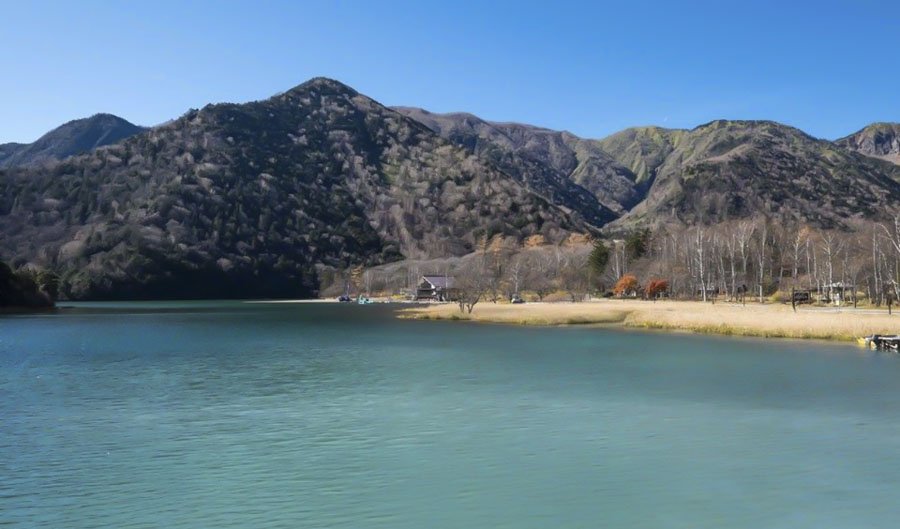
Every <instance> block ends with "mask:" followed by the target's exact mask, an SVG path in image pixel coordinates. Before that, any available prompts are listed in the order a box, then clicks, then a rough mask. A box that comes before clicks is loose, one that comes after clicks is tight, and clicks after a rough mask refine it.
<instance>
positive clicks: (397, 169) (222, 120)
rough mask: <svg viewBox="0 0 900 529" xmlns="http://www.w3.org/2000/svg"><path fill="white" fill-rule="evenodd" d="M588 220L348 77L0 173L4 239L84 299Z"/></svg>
mask: <svg viewBox="0 0 900 529" xmlns="http://www.w3.org/2000/svg"><path fill="white" fill-rule="evenodd" d="M586 229H588V226H587V225H586V224H585V223H584V221H583V220H581V219H580V217H579V216H578V215H577V214H570V213H568V212H567V210H566V208H563V207H560V206H557V205H554V204H551V203H549V202H548V201H547V200H546V199H545V198H544V197H542V196H539V195H537V194H534V193H532V192H530V191H529V190H528V189H527V188H526V187H525V186H523V185H522V184H521V183H520V182H519V181H517V180H516V179H514V178H512V177H510V176H509V175H507V174H505V173H503V172H501V171H499V170H497V169H495V168H494V167H492V166H491V165H489V164H486V163H484V162H483V161H482V160H481V159H479V158H478V157H477V156H475V155H473V154H472V153H471V152H468V151H466V150H465V149H463V148H461V147H458V146H455V145H452V144H450V143H448V142H446V141H444V140H443V139H441V138H440V137H438V136H437V135H435V134H434V133H433V132H432V131H431V130H429V129H427V128H426V127H424V126H422V125H420V124H419V123H418V122H416V121H413V120H411V119H409V118H406V117H404V116H402V115H400V114H398V113H396V112H394V111H392V110H390V109H387V108H385V107H383V106H381V105H380V104H378V103H377V102H375V101H373V100H371V99H369V98H367V97H365V96H363V95H360V94H358V93H357V92H356V91H354V90H352V89H350V88H349V87H347V86H345V85H342V84H340V83H338V82H336V81H331V80H327V79H314V80H312V81H310V82H307V83H304V84H303V85H300V86H298V87H297V88H295V89H292V90H290V91H288V92H285V93H283V94H280V95H278V96H275V97H273V98H270V99H268V100H265V101H259V102H253V103H247V104H242V105H237V104H220V105H210V106H207V107H205V108H204V109H202V110H199V111H192V112H189V113H188V114H186V115H185V116H183V117H182V118H180V119H178V120H176V121H175V122H173V123H171V124H168V125H165V126H162V127H158V128H155V129H152V130H149V131H146V132H144V133H142V134H138V135H136V136H133V137H131V138H129V139H127V140H125V141H124V142H122V143H119V144H116V145H112V146H107V147H104V148H102V149H98V150H95V151H93V152H91V153H89V154H85V155H80V156H76V157H72V158H68V159H66V160H64V161H62V162H60V163H59V164H56V165H53V166H50V167H48V168H42V169H22V168H18V169H11V170H8V171H7V172H6V173H5V174H3V173H0V230H2V232H3V233H4V238H3V240H2V241H0V248H2V250H3V251H4V252H6V254H7V255H11V256H15V260H16V262H18V263H20V264H21V263H26V262H27V263H33V264H35V265H36V266H39V267H49V268H52V269H54V270H58V271H59V272H61V274H62V275H63V292H64V294H65V295H67V296H69V297H71V298H76V299H83V298H93V299H109V298H197V297H305V296H313V295H315V294H316V288H317V281H316V276H317V268H318V267H321V266H335V267H345V266H349V265H351V264H360V263H367V264H374V263H378V262H385V261H390V260H395V259H400V258H402V257H403V256H407V257H410V256H432V255H448V254H464V253H467V252H470V251H472V249H473V248H474V246H475V243H476V241H477V240H478V239H479V238H480V237H483V236H490V235H492V234H496V233H504V234H515V235H519V236H522V235H529V234H537V233H540V234H543V235H545V236H547V237H548V238H551V239H559V238H561V237H564V236H565V235H566V234H567V233H569V232H570V231H584V230H586Z"/></svg>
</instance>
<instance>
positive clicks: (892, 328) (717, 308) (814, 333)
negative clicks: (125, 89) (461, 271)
mask: <svg viewBox="0 0 900 529" xmlns="http://www.w3.org/2000/svg"><path fill="white" fill-rule="evenodd" d="M400 317H402V318H410V319H428V320H467V321H476V322H490V323H507V324H516V325H579V324H582V325H583V324H597V325H600V324H605V325H618V326H622V327H633V328H645V329H664V330H678V331H689V332H696V333H707V334H722V335H734V336H758V337H766V338H799V339H821V340H842V341H850V340H856V339H857V338H859V337H862V336H868V335H871V334H886V333H888V334H890V333H897V332H900V316H898V315H893V316H891V315H888V314H887V312H886V311H884V312H882V311H876V310H854V309H852V308H845V309H843V310H841V311H840V312H837V311H834V310H832V309H818V308H803V309H800V310H799V311H798V312H794V311H792V310H791V307H790V306H789V305H781V304H771V305H759V304H747V305H746V306H744V305H737V304H727V303H718V304H715V305H712V304H709V303H701V302H693V301H659V302H650V301H636V300H603V301H590V302H583V303H527V304H522V305H510V304H495V303H480V304H478V305H476V307H475V310H474V311H473V312H472V314H463V313H461V312H460V311H459V308H458V306H457V305H451V304H445V305H430V306H426V307H416V308H411V309H405V310H403V311H402V312H401V316H400Z"/></svg>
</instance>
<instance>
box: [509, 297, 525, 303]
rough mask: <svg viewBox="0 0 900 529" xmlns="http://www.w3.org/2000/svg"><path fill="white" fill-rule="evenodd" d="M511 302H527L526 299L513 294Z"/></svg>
mask: <svg viewBox="0 0 900 529" xmlns="http://www.w3.org/2000/svg"><path fill="white" fill-rule="evenodd" d="M509 302H510V303H515V304H519V303H525V300H524V299H522V298H520V297H519V296H513V297H512V298H510V300H509Z"/></svg>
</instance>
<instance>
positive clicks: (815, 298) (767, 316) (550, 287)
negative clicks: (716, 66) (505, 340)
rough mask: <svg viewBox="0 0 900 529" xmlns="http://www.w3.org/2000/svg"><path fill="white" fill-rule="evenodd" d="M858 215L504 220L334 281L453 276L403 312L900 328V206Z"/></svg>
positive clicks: (718, 328) (797, 330) (847, 332)
mask: <svg viewBox="0 0 900 529" xmlns="http://www.w3.org/2000/svg"><path fill="white" fill-rule="evenodd" d="M849 225H850V228H840V229H839V228H835V229H821V228H815V227H813V226H811V225H810V224H806V223H800V222H774V221H771V220H767V219H762V218H758V219H746V220H739V221H733V222H724V223H720V224H717V225H713V226H692V227H685V226H663V227H659V228H656V229H654V230H650V229H636V230H632V231H630V232H627V233H623V234H620V235H619V236H616V237H605V238H598V237H590V236H579V235H573V236H570V237H569V238H567V239H565V240H563V241H560V242H556V243H551V242H548V241H546V240H544V239H543V238H542V237H540V236H533V237H528V238H525V239H524V240H521V241H519V240H517V239H515V238H512V237H505V236H503V235H502V234H496V235H494V236H491V237H484V238H483V239H482V241H481V243H480V244H479V246H478V250H477V251H476V252H474V253H472V254H469V255H467V256H464V257H460V258H454V259H446V260H432V261H418V262H417V261H406V262H403V263H395V264H391V265H386V266H382V267H376V268H372V269H368V270H365V271H361V270H360V269H357V270H356V273H355V274H353V273H349V272H348V273H347V274H346V275H339V274H338V275H336V276H335V277H334V278H333V284H332V286H331V287H330V288H332V289H335V285H343V286H344V289H345V290H347V291H354V290H355V291H359V292H366V293H368V294H370V295H371V294H374V293H380V294H382V295H386V296H390V295H393V296H394V297H395V298H396V297H403V296H404V293H405V296H406V297H407V298H409V297H411V296H412V294H411V293H410V290H409V287H411V286H412V287H413V288H414V281H415V278H417V277H420V276H421V275H427V274H436V275H444V276H447V277H452V278H453V283H454V284H453V286H454V292H453V301H454V303H453V304H451V305H442V306H429V307H424V308H415V309H409V310H407V311H405V312H404V317H412V318H425V319H467V320H468V319H471V320H474V321H492V322H505V323H518V324H549V325H558V324H579V323H607V324H619V325H625V326H629V327H644V328H662V329H684V330H690V331H695V332H714V333H720V334H739V335H753V336H772V337H775V336H779V337H791V338H823V339H842V340H849V339H855V338H859V337H861V336H866V335H869V334H897V333H898V332H900V320H898V319H897V318H896V317H893V316H891V314H890V313H891V312H892V306H893V304H894V303H896V300H897V299H898V297H900V215H898V216H896V217H894V218H893V219H890V220H888V221H883V222H874V221H863V220H859V221H853V222H851V223H850V224H849ZM404 285H405V286H406V287H407V288H404ZM328 288H329V287H327V286H326V287H325V290H326V291H327V289H328ZM509 300H516V301H519V300H522V301H525V302H526V303H525V304H522V305H519V304H509V303H506V302H508V301H509ZM586 300H592V301H591V302H584V301H586ZM550 302H571V303H550ZM582 302H584V303H582ZM854 309H856V310H854Z"/></svg>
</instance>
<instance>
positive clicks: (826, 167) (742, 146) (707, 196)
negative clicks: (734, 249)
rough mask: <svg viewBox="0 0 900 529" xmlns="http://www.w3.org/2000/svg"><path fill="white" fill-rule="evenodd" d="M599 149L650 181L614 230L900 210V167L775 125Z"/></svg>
mask: <svg viewBox="0 0 900 529" xmlns="http://www.w3.org/2000/svg"><path fill="white" fill-rule="evenodd" d="M600 143H601V145H603V146H604V147H605V148H606V149H608V151H609V153H610V155H611V156H613V157H614V158H616V159H617V160H619V162H620V163H622V164H624V165H629V166H630V167H632V168H633V169H635V170H636V171H637V172H638V174H639V180H640V179H650V180H652V185H651V186H650V188H649V189H648V191H647V196H646V198H645V199H644V200H643V201H642V202H641V203H640V204H638V205H637V206H635V207H634V208H633V209H632V210H631V211H629V212H628V213H627V214H626V215H624V216H623V217H622V218H621V219H619V220H618V221H616V223H615V226H612V227H611V228H613V229H614V228H616V227H622V226H629V225H633V224H658V223H661V222H665V221H667V220H674V221H678V222H684V223H698V222H700V223H713V222H718V221H721V220H725V219H729V218H741V217H748V216H752V215H756V214H764V215H768V216H772V217H775V218H794V219H799V220H802V221H807V222H810V223H813V224H816V225H821V226H836V225H840V224H841V223H843V222H844V221H846V220H847V219H850V218H853V217H856V216H866V217H872V216H877V215H879V214H883V213H884V211H885V210H884V207H885V205H888V206H889V205H891V204H894V205H896V204H900V184H898V182H900V168H898V167H896V166H892V165H890V164H887V163H885V162H882V161H880V160H874V159H871V158H867V157H865V156H862V155H860V154H857V153H854V152H851V151H848V150H846V149H844V148H842V147H840V146H839V145H837V144H835V143H832V142H828V141H825V140H819V139H816V138H813V137H811V136H809V135H807V134H805V133H804V132H802V131H800V130H798V129H795V128H793V127H788V126H786V125H781V124H779V123H775V122H771V121H724V120H721V121H714V122H712V123H709V124H706V125H702V126H700V127H697V128H695V129H692V130H690V131H667V130H664V129H631V130H629V131H625V132H622V133H619V134H617V135H614V136H613V137H611V138H607V139H605V140H601V142H600Z"/></svg>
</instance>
